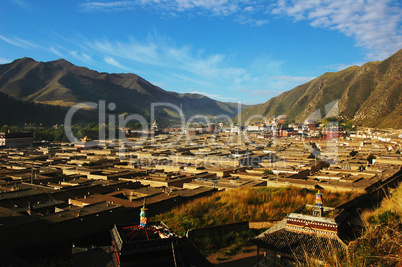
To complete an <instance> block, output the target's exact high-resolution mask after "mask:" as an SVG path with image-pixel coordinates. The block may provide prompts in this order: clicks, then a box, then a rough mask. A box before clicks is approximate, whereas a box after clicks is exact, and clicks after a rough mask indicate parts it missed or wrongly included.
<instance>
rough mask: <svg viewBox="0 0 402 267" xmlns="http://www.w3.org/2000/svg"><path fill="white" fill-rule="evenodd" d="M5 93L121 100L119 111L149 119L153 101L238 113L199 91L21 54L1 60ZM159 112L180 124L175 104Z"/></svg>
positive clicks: (30, 98) (190, 111) (186, 109)
mask: <svg viewBox="0 0 402 267" xmlns="http://www.w3.org/2000/svg"><path fill="white" fill-rule="evenodd" d="M0 93H4V94H7V95H9V96H11V97H13V98H14V99H18V100H22V101H24V102H26V103H37V104H38V103H39V104H47V105H57V106H65V107H71V106H73V105H75V104H77V103H80V102H84V101H90V102H95V103H98V101H99V100H106V101H107V102H106V104H109V103H114V104H116V110H115V112H116V113H118V114H121V113H129V114H139V115H142V116H145V117H146V118H149V117H150V110H151V103H169V104H173V105H175V106H176V107H177V108H178V109H182V111H183V113H184V115H185V116H186V117H187V118H189V117H191V116H193V115H198V114H202V115H204V116H207V117H213V116H217V115H222V114H223V115H226V116H228V117H234V116H236V115H237V113H238V106H237V104H236V103H225V102H220V101H216V100H213V99H211V98H208V97H206V96H203V95H200V94H195V93H186V94H179V93H175V92H168V91H165V90H163V89H161V88H159V87H157V86H155V85H153V84H151V83H150V82H148V81H146V80H145V79H143V78H141V77H139V76H137V75H135V74H123V73H122V74H109V73H99V72H97V71H93V70H90V69H88V68H85V67H78V66H75V65H73V64H71V63H70V62H68V61H66V60H64V59H59V60H56V61H50V62H38V61H35V60H33V59H31V58H22V59H17V60H15V61H13V62H11V63H9V64H3V65H0ZM242 107H244V105H243V106H241V108H242ZM155 113H156V118H157V119H159V120H161V121H163V122H164V123H174V122H176V123H177V122H178V121H179V119H180V117H179V115H178V112H175V111H174V109H172V108H167V107H161V108H159V109H157V110H156V112H155ZM63 119H64V118H63Z"/></svg>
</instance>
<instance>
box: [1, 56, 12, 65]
mask: <svg viewBox="0 0 402 267" xmlns="http://www.w3.org/2000/svg"><path fill="white" fill-rule="evenodd" d="M11 61H12V60H9V59H5V58H1V57H0V64H7V63H10V62H11Z"/></svg>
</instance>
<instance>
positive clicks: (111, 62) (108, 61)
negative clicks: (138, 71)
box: [104, 57, 129, 70]
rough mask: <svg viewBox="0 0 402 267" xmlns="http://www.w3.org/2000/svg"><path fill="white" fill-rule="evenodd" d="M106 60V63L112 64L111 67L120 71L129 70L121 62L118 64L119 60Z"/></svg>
mask: <svg viewBox="0 0 402 267" xmlns="http://www.w3.org/2000/svg"><path fill="white" fill-rule="evenodd" d="M104 60H105V62H106V63H107V64H110V65H112V66H114V67H117V68H119V69H123V70H128V69H129V68H128V67H126V66H124V65H122V64H121V63H120V62H118V61H117V60H115V59H114V58H112V57H105V58H104Z"/></svg>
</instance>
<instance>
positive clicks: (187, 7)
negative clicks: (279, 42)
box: [80, 0, 269, 26]
mask: <svg viewBox="0 0 402 267" xmlns="http://www.w3.org/2000/svg"><path fill="white" fill-rule="evenodd" d="M258 2H261V0H257V1H255V0H241V1H228V0H132V1H107V0H106V1H93V2H86V3H82V4H80V8H81V10H83V11H87V12H114V11H123V10H129V9H133V8H135V7H140V8H144V9H148V10H152V11H153V12H158V13H159V14H161V15H163V16H177V15H180V14H182V15H183V14H184V15H186V16H199V15H203V16H222V17H228V16H231V15H234V16H235V20H236V21H238V22H239V23H241V24H249V25H252V26H262V25H264V24H267V23H268V22H269V20H268V18H267V17H266V18H262V19H260V18H255V17H252V16H253V15H256V14H263V13H264V11H265V10H266V7H265V6H264V5H262V4H259V3H258Z"/></svg>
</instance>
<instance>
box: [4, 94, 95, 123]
mask: <svg viewBox="0 0 402 267" xmlns="http://www.w3.org/2000/svg"><path fill="white" fill-rule="evenodd" d="M67 112H68V108H67V107H61V106H54V105H44V104H37V103H29V102H25V101H21V100H18V99H14V98H12V97H10V96H8V95H6V94H4V93H1V92H0V126H2V125H6V124H7V125H13V126H20V127H22V126H24V125H29V124H30V125H36V126H39V125H41V124H42V125H44V126H51V125H55V124H62V123H63V121H64V117H65V115H66V113H67ZM96 118H97V113H96V112H95V111H90V110H79V111H78V112H77V113H76V114H74V118H73V123H78V122H80V123H84V124H86V123H89V122H92V121H95V120H96Z"/></svg>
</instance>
